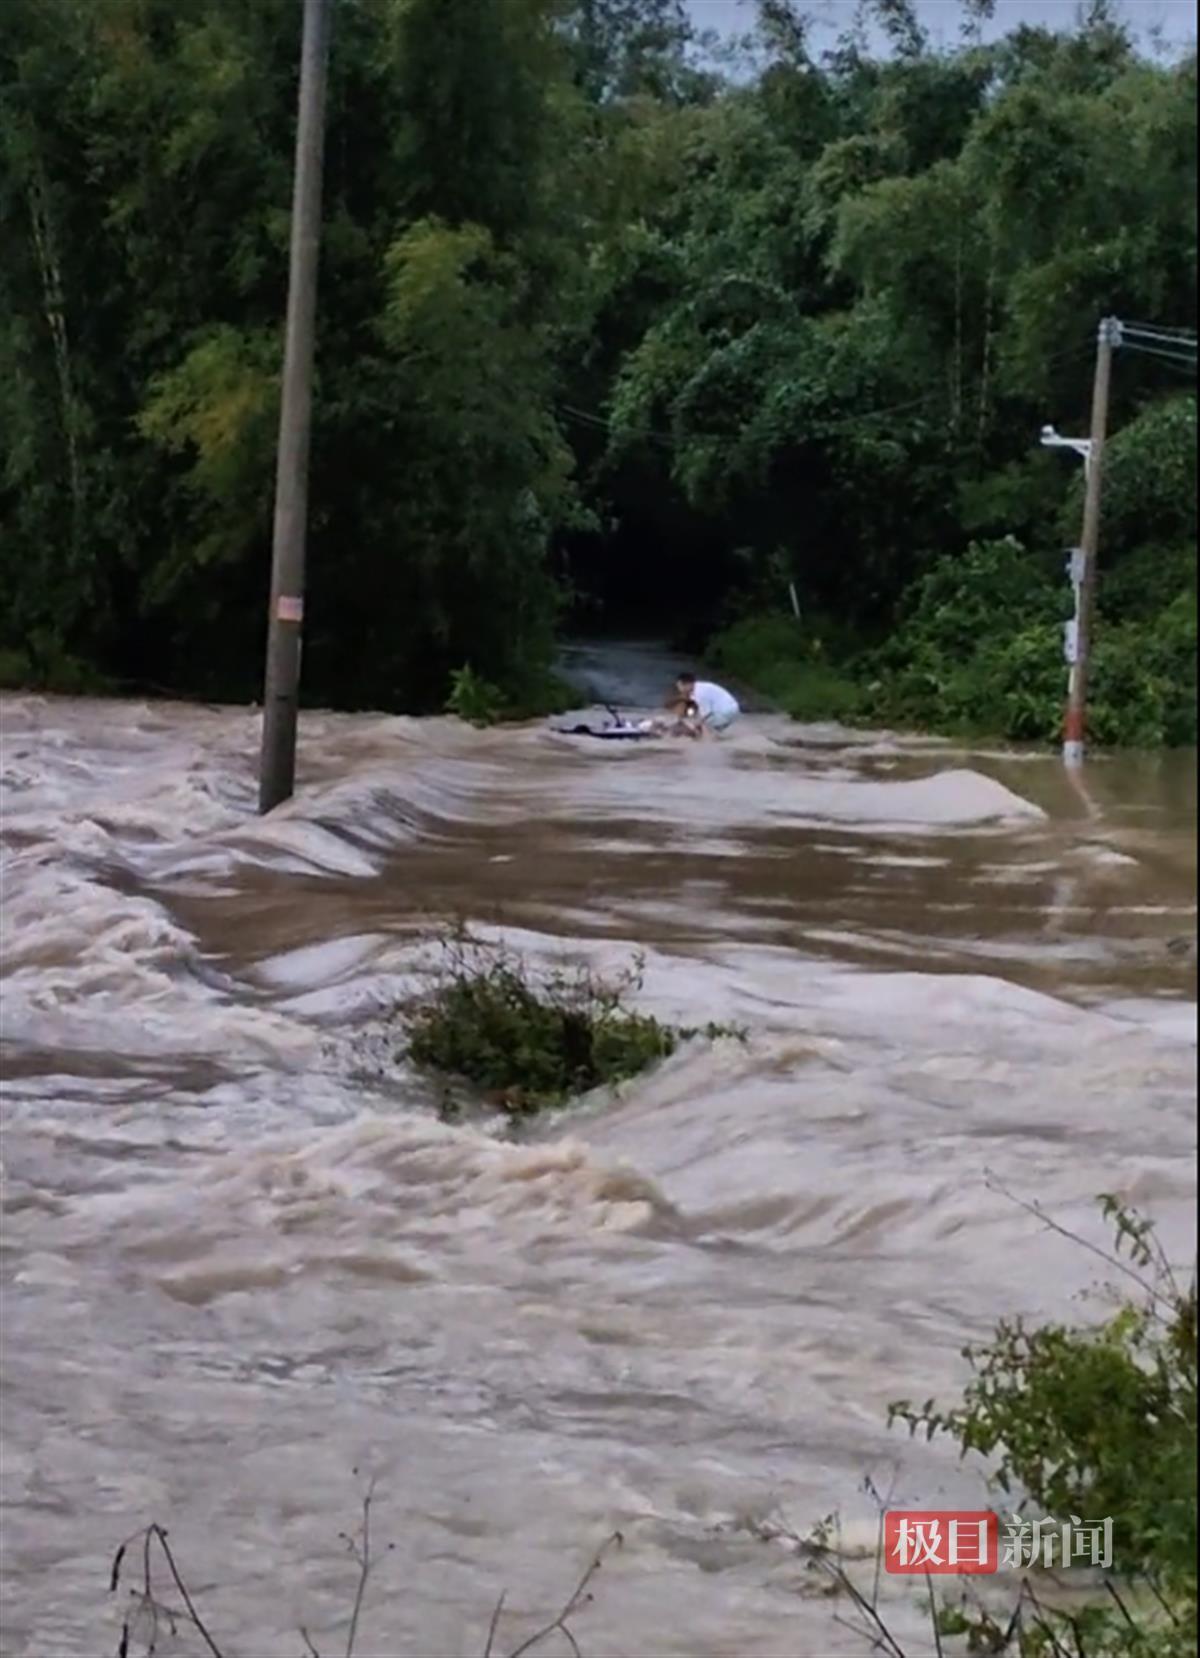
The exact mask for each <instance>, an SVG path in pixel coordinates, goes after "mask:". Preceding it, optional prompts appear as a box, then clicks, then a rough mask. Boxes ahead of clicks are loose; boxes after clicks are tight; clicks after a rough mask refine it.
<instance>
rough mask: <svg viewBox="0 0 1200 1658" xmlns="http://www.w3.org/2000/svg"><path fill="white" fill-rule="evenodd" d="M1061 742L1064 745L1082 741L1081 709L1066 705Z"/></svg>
mask: <svg viewBox="0 0 1200 1658" xmlns="http://www.w3.org/2000/svg"><path fill="white" fill-rule="evenodd" d="M1063 741H1064V742H1065V743H1081V742H1082V741H1083V709H1082V708H1076V707H1073V706H1072V705H1071V704H1068V705H1067V717H1066V719H1065V720H1064V721H1063Z"/></svg>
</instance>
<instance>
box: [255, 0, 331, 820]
mask: <svg viewBox="0 0 1200 1658" xmlns="http://www.w3.org/2000/svg"><path fill="white" fill-rule="evenodd" d="M332 11H333V0H304V35H303V44H302V47H301V53H300V109H299V119H298V123H297V128H296V158H295V171H294V176H293V183H292V242H291V259H290V266H289V271H288V306H287V338H286V344H285V347H284V362H283V401H282V406H281V408H280V415H279V450H278V456H277V460H276V470H275V529H274V538H273V543H272V549H271V607H270V612H269V619H268V632H267V669H266V683H265V686H264V690H263V724H262V753H261V757H260V763H259V786H258V809H259V811H260V812H269V811H270V810H271V809H272V808H273V807H275V806H278V805H279V803H280V801H282V800H287V799H288V797H289V796H290V795H291V793H292V788H293V786H294V783H295V776H296V716H297V711H298V703H299V693H300V629H301V624H302V622H303V620H304V552H305V539H306V535H307V528H308V453H309V435H310V431H311V426H312V366H313V336H314V332H315V322H316V308H317V260H318V253H319V249H320V239H321V164H322V155H323V151H324V144H325V73H326V64H327V62H328V58H329V29H330V19H331V16H332Z"/></svg>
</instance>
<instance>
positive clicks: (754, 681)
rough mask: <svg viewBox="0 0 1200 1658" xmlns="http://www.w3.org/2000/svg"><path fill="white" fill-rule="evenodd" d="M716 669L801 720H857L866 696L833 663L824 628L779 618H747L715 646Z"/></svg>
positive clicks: (711, 647)
mask: <svg viewBox="0 0 1200 1658" xmlns="http://www.w3.org/2000/svg"><path fill="white" fill-rule="evenodd" d="M708 655H709V656H710V657H711V659H712V661H713V664H714V666H715V667H717V668H719V669H721V670H723V671H724V672H725V673H727V674H729V675H730V676H731V677H732V678H734V679H736V680H740V681H741V682H742V683H743V684H745V685H749V686H752V687H753V688H754V690H756V691H758V692H760V693H761V695H763V696H765V697H767V698H768V699H769V700H770V701H771V702H774V703H775V704H776V705H777V706H778V707H779V708H781V709H782V710H783V711H784V713H786V714H790V715H791V716H792V718H793V719H796V720H821V719H829V720H850V719H853V718H854V716H855V714H856V712H857V710H858V708H859V705H860V703H861V700H862V697H861V692H860V690H859V688H858V686H857V685H856V684H855V683H854V681H853V680H852V679H851V678H850V677H849V675H848V674H847V673H846V672H845V671H844V670H843V669H842V668H840V667H838V666H837V665H836V664H835V663H834V662H833V661H831V660H830V655H829V650H828V647H827V645H826V642H825V639H824V637H823V635H822V632H821V631H820V628H819V624H817V625H816V626H814V625H813V624H811V623H804V622H801V621H797V619H796V618H795V617H794V616H786V615H782V614H779V613H776V614H763V615H751V616H744V617H742V618H741V620H740V621H737V622H734V623H733V624H732V625H731V626H730V627H728V628H726V629H725V630H724V632H722V633H719V634H717V635H716V637H715V638H714V639H712V640H711V641H710V642H709V647H708Z"/></svg>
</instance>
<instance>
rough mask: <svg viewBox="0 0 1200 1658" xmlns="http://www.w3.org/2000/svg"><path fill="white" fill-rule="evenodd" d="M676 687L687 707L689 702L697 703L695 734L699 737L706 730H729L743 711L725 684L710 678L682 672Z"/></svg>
mask: <svg viewBox="0 0 1200 1658" xmlns="http://www.w3.org/2000/svg"><path fill="white" fill-rule="evenodd" d="M675 689H676V690H677V691H678V693H679V695H680V698H681V699H682V701H683V703H684V706H685V708H686V706H687V704H688V703H693V704H694V705H695V708H696V716H695V727H694V734H695V735H696V736H697V737H700V736H703V734H704V733H705V732H706V731H727V730H728V729H729V727H730V726H731V725H732V724H733V722H734V720H736V719H737V717H738V715H739V714H740V713H741V711H742V710H741V708H740V707H739V705H738V700H737V698H736V697H735V696H733V695H731V693H730V692H728V691H727V690H726V689H725V687H724V686H723V685H714V684H713V683H712V681H711V680H708V679H697V678H696V676H695V674H680V676H679V678H678V679H677V680H676V681H675ZM688 723H689V724H690V723H691V721H689V722H688Z"/></svg>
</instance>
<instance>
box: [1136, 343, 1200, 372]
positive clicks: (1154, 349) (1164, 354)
mask: <svg viewBox="0 0 1200 1658" xmlns="http://www.w3.org/2000/svg"><path fill="white" fill-rule="evenodd" d="M1121 348H1122V350H1125V351H1135V352H1140V353H1141V355H1142V356H1143V357H1156V358H1158V359H1159V360H1160V361H1162V362H1165V363H1177V364H1179V366H1180V367H1181V368H1187V369H1195V367H1196V358H1195V357H1194V356H1191V357H1188V356H1185V355H1184V353H1182V352H1179V351H1163V350H1161V349H1160V348H1159V347H1158V346H1153V345H1138V344H1136V343H1135V342H1133V341H1125V340H1122V342H1121Z"/></svg>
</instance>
